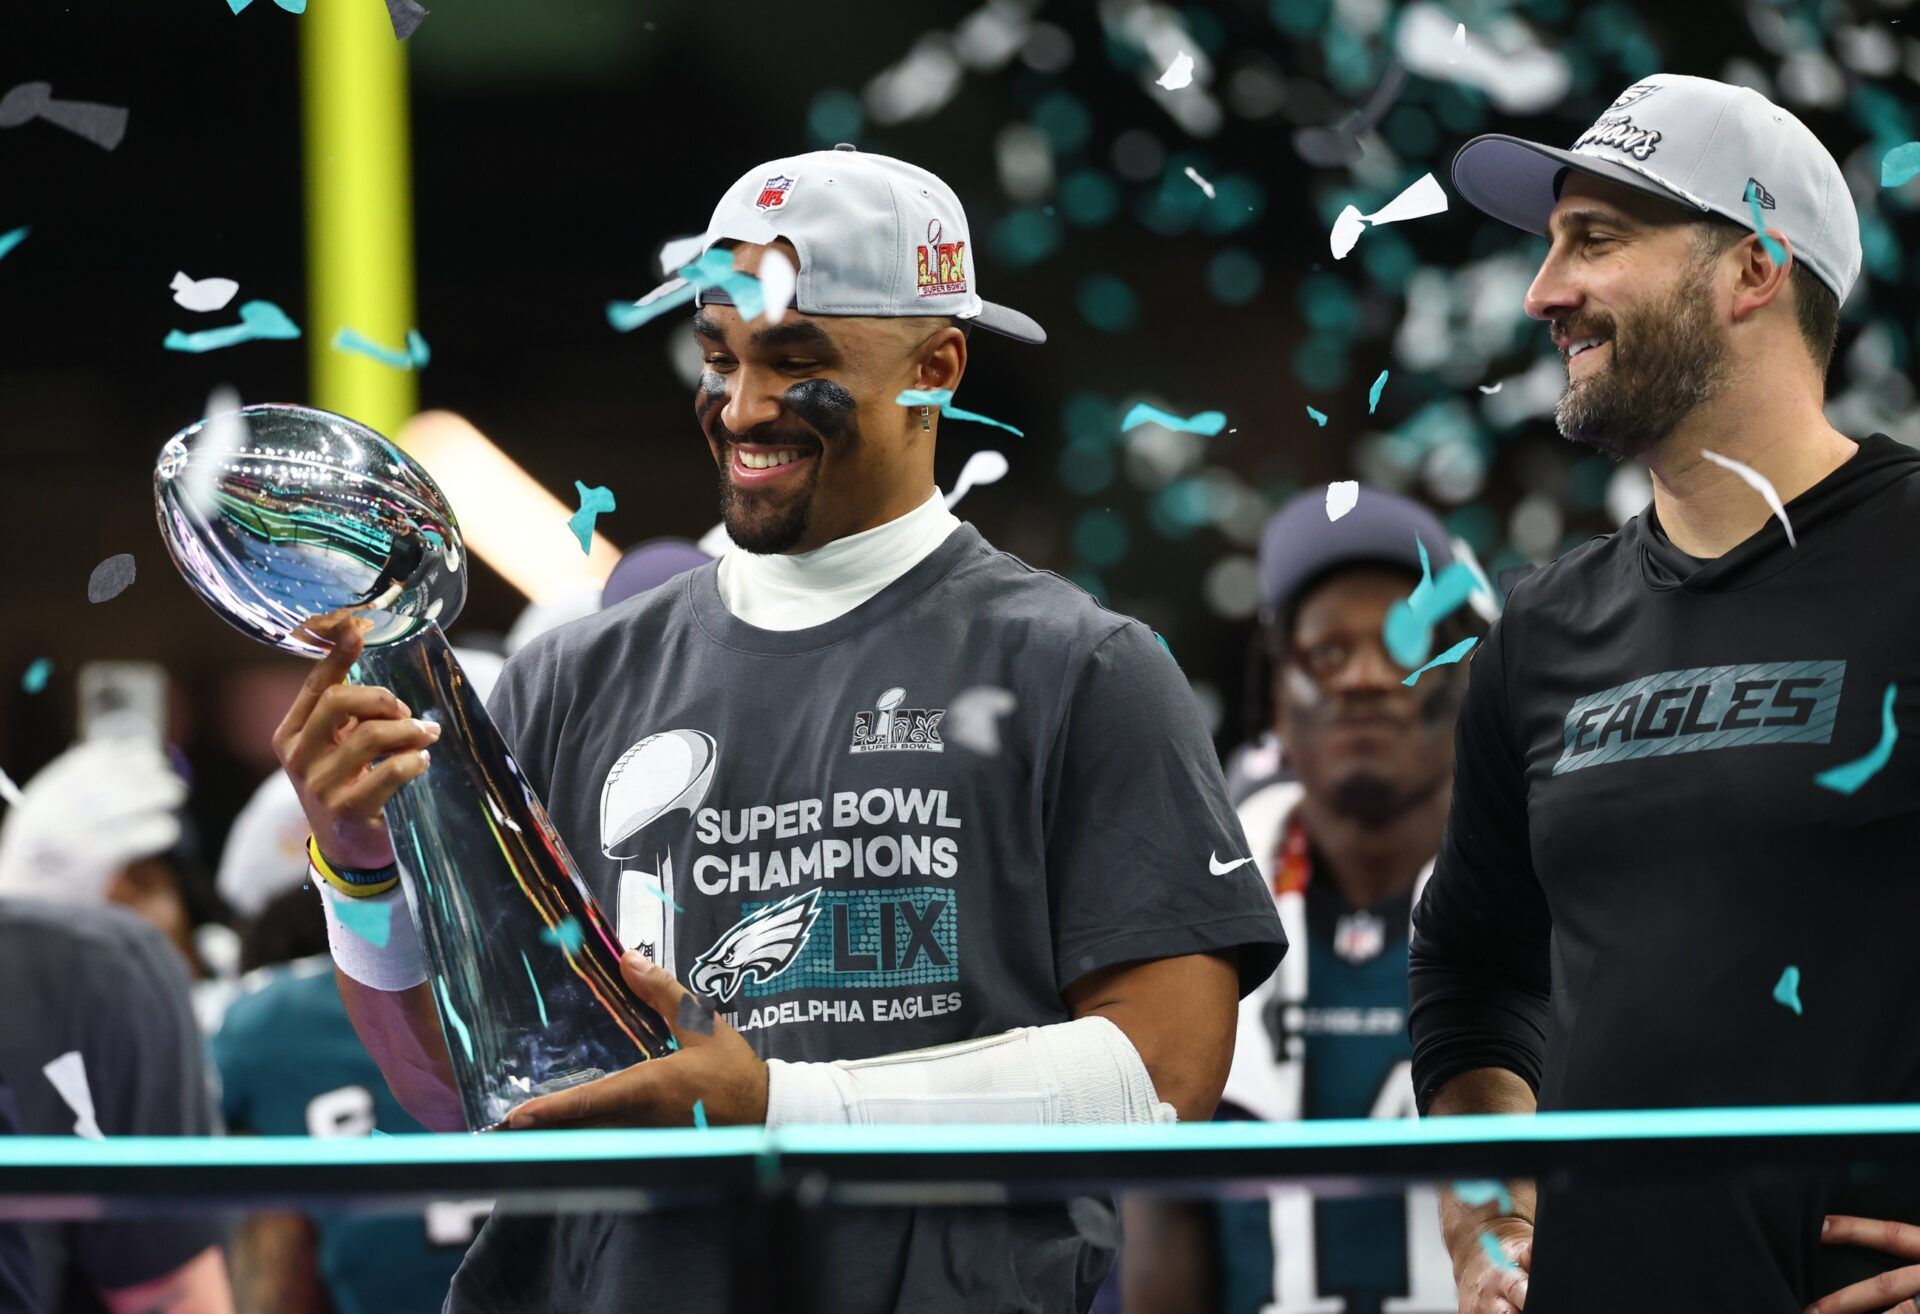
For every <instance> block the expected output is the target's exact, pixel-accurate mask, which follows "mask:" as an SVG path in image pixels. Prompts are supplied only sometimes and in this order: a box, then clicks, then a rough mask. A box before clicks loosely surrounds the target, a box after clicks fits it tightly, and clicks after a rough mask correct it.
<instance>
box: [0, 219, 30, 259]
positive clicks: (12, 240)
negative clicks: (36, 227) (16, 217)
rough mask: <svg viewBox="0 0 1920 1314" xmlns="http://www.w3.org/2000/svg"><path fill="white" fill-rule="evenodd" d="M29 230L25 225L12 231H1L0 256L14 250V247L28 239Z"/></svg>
mask: <svg viewBox="0 0 1920 1314" xmlns="http://www.w3.org/2000/svg"><path fill="white" fill-rule="evenodd" d="M28 231H29V230H28V229H27V228H25V227H24V226H23V227H20V228H16V229H14V230H13V231H12V232H10V233H0V256H4V255H6V253H7V252H9V251H11V250H13V248H14V247H16V246H19V245H20V243H22V242H24V241H26V240H27V233H28Z"/></svg>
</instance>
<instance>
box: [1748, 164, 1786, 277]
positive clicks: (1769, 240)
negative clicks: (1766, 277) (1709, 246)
mask: <svg viewBox="0 0 1920 1314" xmlns="http://www.w3.org/2000/svg"><path fill="white" fill-rule="evenodd" d="M1747 206H1748V208H1749V209H1750V210H1751V211H1752V212H1753V231H1754V232H1756V233H1758V234H1759V235H1760V241H1761V244H1762V245H1764V246H1765V247H1766V248H1767V254H1768V255H1769V256H1771V257H1772V258H1773V263H1774V264H1776V265H1778V264H1784V263H1785V262H1786V259H1787V248H1786V247H1784V246H1781V245H1780V243H1779V242H1777V241H1776V240H1774V237H1773V235H1772V234H1771V233H1769V232H1767V224H1766V221H1765V220H1764V219H1762V218H1761V217H1760V193H1759V192H1758V191H1757V190H1755V188H1754V186H1753V181H1752V180H1751V179H1749V180H1748V181H1747Z"/></svg>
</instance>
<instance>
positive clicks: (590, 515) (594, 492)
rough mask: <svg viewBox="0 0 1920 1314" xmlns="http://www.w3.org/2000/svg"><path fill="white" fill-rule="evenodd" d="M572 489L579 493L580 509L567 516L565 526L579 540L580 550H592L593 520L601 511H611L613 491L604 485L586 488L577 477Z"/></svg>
mask: <svg viewBox="0 0 1920 1314" xmlns="http://www.w3.org/2000/svg"><path fill="white" fill-rule="evenodd" d="M573 487H574V490H575V491H576V492H577V493H578V494H579V495H580V509H579V510H578V511H575V512H574V513H573V514H572V515H570V516H568V517H567V528H568V529H571V530H572V531H573V536H574V537H575V538H577V539H579V540H580V550H581V551H582V552H586V553H591V552H592V551H593V522H594V521H595V520H596V519H597V518H598V517H599V515H600V513H601V512H602V511H612V510H614V509H615V507H614V504H613V493H612V492H611V491H610V490H608V489H607V488H606V487H604V486H602V487H600V488H588V487H587V486H586V485H585V484H583V483H581V482H580V481H579V480H578V479H576V480H574V481H573Z"/></svg>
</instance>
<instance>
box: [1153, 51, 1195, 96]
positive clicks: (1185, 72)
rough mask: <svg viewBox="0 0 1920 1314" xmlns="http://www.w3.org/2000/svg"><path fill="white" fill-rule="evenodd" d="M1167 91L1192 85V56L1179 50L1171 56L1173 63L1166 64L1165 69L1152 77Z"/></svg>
mask: <svg viewBox="0 0 1920 1314" xmlns="http://www.w3.org/2000/svg"><path fill="white" fill-rule="evenodd" d="M1154 81H1155V82H1157V83H1159V84H1160V85H1161V86H1162V87H1165V88H1166V89H1167V90H1168V91H1178V90H1180V88H1182V87H1190V86H1192V85H1193V56H1192V55H1189V54H1188V53H1187V52H1186V51H1184V50H1183V51H1181V52H1180V53H1179V54H1177V55H1175V56H1174V57H1173V63H1171V64H1169V65H1167V71H1166V72H1165V73H1162V74H1161V75H1160V76H1159V77H1157V78H1155V79H1154Z"/></svg>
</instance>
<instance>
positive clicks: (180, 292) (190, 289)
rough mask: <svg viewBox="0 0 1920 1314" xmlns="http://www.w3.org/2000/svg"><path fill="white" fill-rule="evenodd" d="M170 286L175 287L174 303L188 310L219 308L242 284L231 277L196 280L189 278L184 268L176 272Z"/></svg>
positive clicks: (231, 297) (229, 299)
mask: <svg viewBox="0 0 1920 1314" xmlns="http://www.w3.org/2000/svg"><path fill="white" fill-rule="evenodd" d="M168 286H169V287H171V288H172V289H173V301H174V304H175V305H179V306H185V307H186V308H187V309H188V310H219V309H220V308H221V307H222V306H224V305H226V304H227V302H229V301H231V300H233V294H234V293H236V292H238V291H239V290H240V285H239V284H238V283H236V282H234V281H233V280H232V279H231V278H203V279H200V280H198V281H197V282H196V281H195V280H193V279H191V278H188V277H187V275H186V272H185V271H184V270H182V271H180V272H178V273H176V274H174V276H173V282H172V283H170V284H168Z"/></svg>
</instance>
